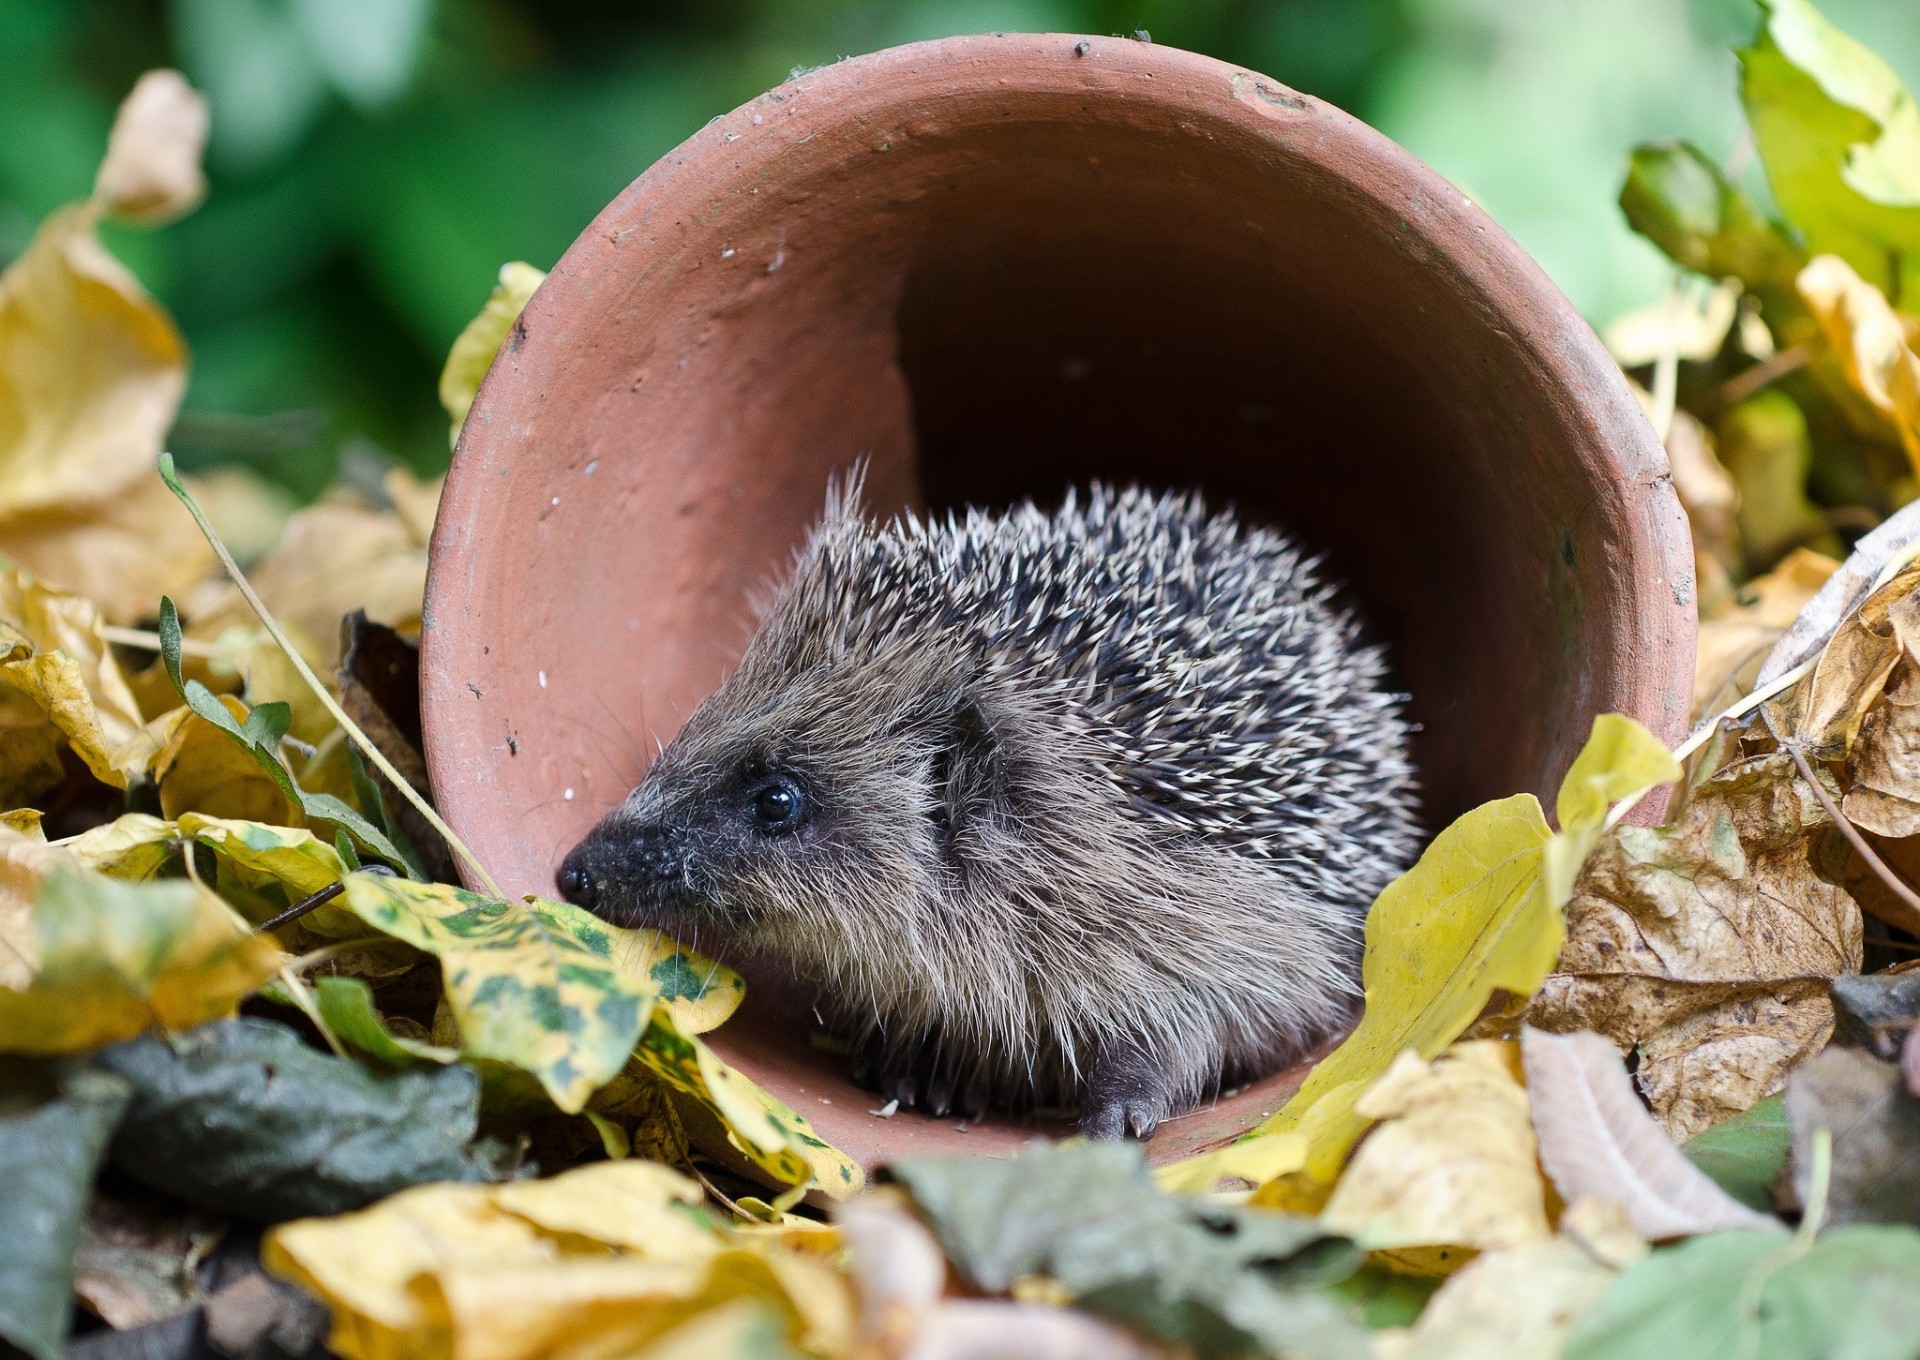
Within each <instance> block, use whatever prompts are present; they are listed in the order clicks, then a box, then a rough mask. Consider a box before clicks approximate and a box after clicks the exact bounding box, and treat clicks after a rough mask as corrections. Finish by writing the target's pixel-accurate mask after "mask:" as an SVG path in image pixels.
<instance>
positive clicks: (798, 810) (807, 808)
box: [558, 664, 993, 962]
mask: <svg viewBox="0 0 1920 1360" xmlns="http://www.w3.org/2000/svg"><path fill="white" fill-rule="evenodd" d="M759 670H760V668H759V667H746V666H743V668H742V670H741V671H740V672H737V673H736V674H735V676H734V678H733V679H731V680H729V681H728V683H727V684H726V685H724V686H722V688H721V689H720V691H719V692H717V693H716V694H715V695H714V696H712V698H710V699H709V700H708V701H707V702H706V703H705V704H703V705H702V706H701V707H700V709H699V710H698V711H696V712H695V714H694V715H693V717H692V718H691V719H690V720H689V722H688V723H687V726H686V727H685V728H684V729H683V730H682V731H681V733H680V734H679V736H677V737H676V738H675V739H674V741H673V742H672V743H671V744H670V745H669V746H668V747H667V748H666V750H665V751H663V752H662V753H661V755H660V758H659V759H658V760H656V761H655V762H654V765H653V767H652V768H651V769H650V770H649V771H648V772H647V775H646V777H645V779H644V780H643V781H642V782H641V784H640V786H639V788H637V789H636V790H635V791H634V792H633V794H632V795H631V796H630V797H629V798H628V799H627V801H626V802H625V803H624V804H623V805H622V806H620V807H619V808H617V809H615V810H614V811H613V812H612V813H610V814H608V816H607V817H606V818H604V819H603V820H602V821H601V823H600V824H599V825H598V826H596V827H595V828H594V829H593V831H592V832H590V833H589V834H588V836H587V837H586V838H585V839H584V840H583V841H582V842H581V843H580V844H579V845H578V846H577V847H575V848H574V850H573V851H572V852H571V853H569V854H568V856H567V857H566V859H565V861H564V862H563V863H562V864H561V866H560V870H559V874H558V879H559V883H560V887H561V891H562V892H563V893H564V894H565V895H566V896H567V897H568V899H569V900H571V901H573V902H576V903H579V904H580V905H582V906H586V907H588V908H589V909H590V910H592V911H594V912H595V913H597V914H598V915H600V916H602V917H604V918H606V919H608V920H611V921H614V922H616V923H618V924H622V925H628V926H648V927H656V928H659V929H664V930H667V931H669V932H673V933H677V934H679V935H681V936H682V937H683V938H685V939H686V941H687V942H688V943H689V944H692V945H694V946H695V947H700V945H699V943H698V942H699V941H700V940H705V941H707V942H708V944H709V945H712V946H719V947H721V948H723V949H724V948H725V947H726V946H728V945H731V946H733V947H734V949H736V950H741V951H746V952H754V951H759V950H766V951H771V952H773V953H777V954H780V955H782V956H785V957H787V958H789V959H791V960H793V961H795V962H802V961H804V958H803V956H805V955H807V954H809V953H811V952H813V951H815V950H827V951H831V952H835V953H840V952H843V951H844V949H845V948H847V947H848V946H850V945H852V944H854V943H855V942H856V941H859V942H869V943H870V942H871V941H872V940H873V939H874V937H875V931H876V930H881V931H884V930H885V929H887V924H886V922H884V921H875V920H872V919H869V918H870V917H871V915H872V913H873V912H874V911H875V910H876V909H878V910H881V911H887V912H891V911H894V910H897V911H898V913H899V916H900V923H899V924H900V928H906V927H907V926H908V924H909V923H910V918H914V917H918V918H919V919H920V920H922V921H924V919H925V917H924V911H925V904H926V902H927V901H929V900H930V899H931V898H933V897H934V896H935V895H936V893H937V891H938V888H939V885H940V882H941V881H942V880H943V879H946V878H949V877H950V875H951V874H952V872H953V871H954V867H955V865H954V855H955V854H956V853H957V841H958V840H959V839H960V837H961V833H962V831H963V829H964V827H965V825H966V823H967V821H968V819H969V817H971V816H973V815H975V810H976V809H977V808H979V807H981V806H983V805H984V803H985V802H986V801H988V800H990V799H991V796H992V790H991V787H990V785H991V780H992V764H993V762H992V760H991V758H990V750H991V737H990V735H989V734H988V731H987V728H986V725H985V721H984V719H983V718H982V717H981V716H980V714H979V711H978V709H977V708H976V707H975V706H974V705H973V704H972V703H971V702H970V701H969V700H967V699H965V698H961V697H956V696H954V695H951V694H945V693H926V692H921V693H918V694H915V695H914V696H913V697H912V698H911V699H909V700H907V701H905V702H902V701H901V699H900V698H899V695H900V693H901V691H900V690H899V688H898V686H897V684H895V683H892V682H893V681H897V680H898V679H900V677H899V676H897V675H896V676H892V677H890V678H889V681H888V682H887V683H879V677H877V676H875V675H874V674H873V673H872V672H871V670H870V668H869V667H867V666H861V665H853V664H837V665H835V664H819V665H815V666H813V667H808V668H805V669H803V670H801V671H799V672H797V673H795V672H788V673H787V674H786V675H785V677H784V679H783V680H782V682H781V684H780V685H779V687H778V688H777V690H768V689H762V688H760V687H759V686H757V684H756V672H758V671H759ZM881 696H890V697H888V698H887V699H886V700H885V701H882V698H881ZM877 904H884V905H877Z"/></svg>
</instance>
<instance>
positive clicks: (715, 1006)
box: [615, 930, 747, 1034]
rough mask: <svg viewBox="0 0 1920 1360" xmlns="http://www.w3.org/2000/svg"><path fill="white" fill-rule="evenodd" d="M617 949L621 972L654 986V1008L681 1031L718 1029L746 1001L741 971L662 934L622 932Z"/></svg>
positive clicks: (655, 931)
mask: <svg viewBox="0 0 1920 1360" xmlns="http://www.w3.org/2000/svg"><path fill="white" fill-rule="evenodd" d="M615 948H616V950H617V951H618V952H617V955H616V957H617V961H618V963H619V965H620V968H621V971H623V972H627V973H632V974H635V975H637V976H641V977H644V978H646V979H647V980H648V981H649V982H651V983H652V984H653V986H654V989H655V992H656V996H655V999H654V1004H655V1005H657V1006H659V1007H660V1008H661V1009H662V1010H663V1011H665V1012H666V1015H667V1019H668V1020H669V1021H670V1022H671V1023H672V1025H673V1028H674V1029H675V1031H677V1032H678V1033H681V1034H705V1033H706V1032H707V1031H708V1030H710V1029H718V1028H719V1027H720V1025H721V1024H722V1023H723V1022H725V1020H726V1019H727V1017H728V1016H730V1015H732V1014H733V1013H734V1012H735V1011H736V1010H738V1009H740V1003H741V1002H742V1001H743V1000H745V999H746V995H747V984H746V983H745V982H744V981H743V980H742V979H741V977H740V975H739V974H738V973H736V972H734V971H733V969H731V968H729V967H727V966H726V965H725V964H724V963H719V962H716V961H715V960H713V959H710V958H707V957H706V956H705V955H702V954H696V953H694V952H693V951H692V950H691V949H688V948H686V947H685V946H683V945H681V944H679V943H678V942H676V941H675V940H673V939H672V938H671V937H670V936H668V935H667V934H665V933H664V932H662V931H658V930H623V931H621V932H620V935H619V937H618V942H617V943H616V945H615Z"/></svg>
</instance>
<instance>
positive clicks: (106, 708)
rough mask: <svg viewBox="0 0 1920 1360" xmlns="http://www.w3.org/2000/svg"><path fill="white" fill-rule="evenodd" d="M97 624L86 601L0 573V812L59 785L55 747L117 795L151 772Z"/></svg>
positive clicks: (148, 744)
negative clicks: (66, 750) (69, 752)
mask: <svg viewBox="0 0 1920 1360" xmlns="http://www.w3.org/2000/svg"><path fill="white" fill-rule="evenodd" d="M101 624H102V620H101V618H100V613H99V611H98V610H97V609H95V608H94V606H93V604H92V603H91V602H90V601H88V600H85V599H83V598H81V597H80V596H78V595H72V594H69V593H67V592H66V591H62V590H56V589H54V588H52V587H51V586H48V585H46V584H44V583H42V582H40V581H37V580H35V579H34V578H33V577H31V576H29V575H27V574H26V573H25V572H23V571H21V570H19V569H18V568H15V569H13V570H11V571H5V572H0V803H8V804H17V803H24V802H26V801H28V800H29V799H31V798H33V797H35V796H37V795H39V794H42V793H45V792H46V791H47V789H48V788H50V787H52V785H53V784H55V783H58V782H59V780H60V778H61V775H62V766H61V761H60V750H61V748H62V747H71V748H72V749H73V751H74V753H75V754H77V755H78V756H79V757H80V758H81V759H82V760H83V761H85V762H86V764H87V768H88V769H89V770H91V771H92V772H93V775H94V777H95V778H97V779H99V780H101V781H102V782H103V783H107V784H111V785H113V786H114V787H115V788H122V789H124V788H125V787H126V786H127V783H128V781H129V780H130V779H132V778H133V777H135V776H137V775H143V774H145V773H146V772H147V771H148V769H149V767H150V766H151V764H152V761H153V758H154V755H155V752H156V750H157V743H156V742H155V741H154V740H153V738H152V737H151V736H150V735H149V734H148V733H147V732H146V731H145V730H144V728H143V726H142V722H141V717H140V708H139V705H138V704H137V703H135V702H134V698H133V693H132V691H131V690H130V689H128V687H127V681H126V677H125V676H124V675H123V674H122V673H121V670H120V667H119V664H118V663H117V662H116V661H115V660H114V659H113V654H112V652H111V651H110V650H109V648H108V646H107V641H106V638H105V636H104V635H103V634H102V632H101Z"/></svg>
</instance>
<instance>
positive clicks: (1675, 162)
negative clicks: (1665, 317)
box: [1620, 141, 1807, 332]
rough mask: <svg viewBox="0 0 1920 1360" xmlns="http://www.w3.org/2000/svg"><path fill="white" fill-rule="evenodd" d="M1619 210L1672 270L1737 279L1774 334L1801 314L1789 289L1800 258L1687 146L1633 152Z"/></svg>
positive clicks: (1649, 146)
mask: <svg viewBox="0 0 1920 1360" xmlns="http://www.w3.org/2000/svg"><path fill="white" fill-rule="evenodd" d="M1620 209H1621V211H1622V212H1624V213H1625V214H1626V217H1627V223H1628V225H1630V226H1631V227H1632V228H1633V229H1634V230H1635V231H1637V232H1639V233H1640V234H1641V235H1642V236H1644V237H1646V238H1647V239H1648V240H1649V241H1652V242H1653V243H1654V244H1655V245H1656V246H1658V247H1660V249H1661V250H1663V251H1665V252H1666V254H1667V257H1668V258H1669V259H1671V260H1672V261H1673V262H1674V263H1675V264H1678V265H1681V266H1683V267H1684V268H1687V269H1691V270H1693V271H1694V272H1695V273H1697V274H1705V275H1707V276H1708V277H1709V278H1715V279H1724V278H1736V279H1739V280H1740V281H1741V282H1742V283H1744V284H1745V285H1746V286H1747V288H1748V289H1749V290H1750V291H1752V292H1753V294H1754V295H1755V296H1756V297H1758V298H1759V299H1760V304H1761V308H1762V310H1763V311H1764V312H1765V314H1766V319H1767V322H1768V324H1770V325H1772V326H1773V327H1774V329H1775V331H1776V332H1778V330H1779V328H1780V326H1781V324H1782V323H1783V322H1785V321H1786V320H1787V319H1789V318H1790V317H1795V316H1801V315H1804V314H1805V311H1806V309H1805V308H1804V307H1802V306H1801V305H1800V298H1799V294H1798V293H1797V292H1796V291H1795V289H1794V285H1793V281H1794V277H1795V276H1796V275H1798V274H1799V272H1800V269H1801V266H1803V265H1804V264H1805V263H1806V262H1807V256H1806V252H1805V251H1803V250H1801V249H1800V247H1799V246H1798V245H1796V244H1794V242H1793V241H1792V240H1791V239H1790V238H1789V237H1788V236H1787V234H1786V232H1784V231H1783V230H1781V228H1780V227H1778V226H1776V225H1775V224H1774V223H1772V222H1769V221H1768V220H1767V219H1766V218H1764V217H1762V216H1761V215H1760V212H1759V210H1758V209H1757V208H1755V207H1754V206H1753V202H1752V200H1750V199H1749V198H1748V197H1747V196H1746V195H1745V194H1744V193H1742V192H1741V191H1740V190H1739V188H1738V187H1736V186H1735V185H1733V184H1730V183H1728V182H1727V178H1726V176H1724V175H1722V174H1721V173H1720V167H1719V166H1717V165H1715V164H1714V163H1713V161H1712V160H1711V159H1710V158H1709V157H1707V156H1706V155H1705V154H1704V153H1703V152H1701V151H1700V150H1699V148H1697V147H1695V146H1694V145H1693V144H1692V143H1690V142H1674V141H1663V142H1648V143H1645V144H1644V145H1641V146H1637V147H1635V148H1634V149H1633V154H1632V155H1631V156H1630V157H1628V160H1627V179H1626V183H1625V184H1623V185H1622V186H1621V188H1620Z"/></svg>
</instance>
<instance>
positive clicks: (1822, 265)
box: [1798, 98, 1920, 473]
mask: <svg viewBox="0 0 1920 1360" xmlns="http://www.w3.org/2000/svg"><path fill="white" fill-rule="evenodd" d="M1908 107H1909V109H1911V107H1912V100H1911V98H1909V100H1908ZM1916 235H1917V236H1920V233H1916ZM1798 284H1799V288H1800V296H1801V298H1802V299H1803V300H1804V301H1805V302H1806V304H1807V309H1808V310H1809V311H1811V312H1812V313H1813V315H1814V318H1815V319H1816V320H1817V321H1818V322H1819V323H1820V328H1821V330H1822V331H1823V332H1824V333H1825V335H1826V338H1827V343H1828V344H1829V345H1830V346H1832V348H1833V352H1834V353H1835V354H1836V355H1837V356H1838V357H1839V359H1840V363H1841V366H1842V367H1843V368H1844V369H1845V370H1846V374H1847V377H1848V379H1849V380H1850V381H1851V382H1852V383H1853V385H1854V387H1856V388H1857V389H1858V390H1859V391H1860V393H1861V395H1863V396H1865V397H1866V399H1867V400H1868V401H1869V402H1871V403H1872V404H1873V406H1874V407H1875V409H1877V410H1879V411H1880V412H1881V413H1882V414H1884V415H1885V416H1886V417H1887V418H1888V419H1889V420H1890V421H1892V423H1893V426H1894V428H1895V430H1897V431H1898V432H1899V436H1900V443H1901V445H1902V447H1904V448H1905V449H1906V451H1907V457H1908V459H1909V460H1910V461H1911V462H1912V464H1913V466H1914V469H1915V471H1916V473H1920V354H1915V353H1914V351H1913V347H1912V346H1911V345H1910V344H1909V343H1908V339H1907V329H1906V325H1905V324H1904V323H1903V322H1902V321H1901V319H1900V317H1899V316H1898V315H1897V314H1896V313H1895V312H1894V310H1893V308H1892V307H1891V306H1890V305H1889V304H1888V302H1887V297H1886V294H1884V293H1882V292H1881V291H1880V290H1879V289H1878V288H1876V287H1874V286H1873V284H1871V283H1869V282H1867V281H1866V280H1865V279H1863V278H1861V277H1860V276H1859V275H1858V274H1856V273H1855V272H1854V271H1853V267H1852V266H1851V265H1849V264H1848V263H1847V262H1846V261H1845V260H1843V259H1841V258H1840V257H1839V256H1838V255H1821V256H1817V257H1816V258H1815V259H1813V260H1812V261H1811V262H1810V263H1809V264H1808V265H1807V267H1806V268H1805V269H1803V270H1801V271H1800V278H1799V280H1798Z"/></svg>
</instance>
